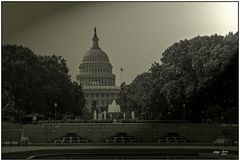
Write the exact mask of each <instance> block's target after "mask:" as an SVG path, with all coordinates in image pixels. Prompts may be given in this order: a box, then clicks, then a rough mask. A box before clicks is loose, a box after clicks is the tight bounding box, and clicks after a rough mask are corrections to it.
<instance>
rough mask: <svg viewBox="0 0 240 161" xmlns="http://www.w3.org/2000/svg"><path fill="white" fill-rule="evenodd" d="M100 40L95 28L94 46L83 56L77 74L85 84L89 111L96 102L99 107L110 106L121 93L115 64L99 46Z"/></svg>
mask: <svg viewBox="0 0 240 161" xmlns="http://www.w3.org/2000/svg"><path fill="white" fill-rule="evenodd" d="M98 40H99V39H98V37H97V32H96V28H94V36H93V39H92V47H91V49H90V50H89V51H87V52H86V54H85V55H84V56H83V59H82V63H81V64H80V66H79V74H78V75H77V81H78V83H80V84H81V85H82V86H83V92H84V96H85V99H86V108H87V109H88V110H89V111H91V107H92V105H93V104H96V107H97V108H100V107H108V105H109V104H111V103H112V102H113V100H116V99H117V98H118V97H119V93H120V87H118V86H115V79H116V76H115V75H114V74H113V73H112V68H113V66H112V65H111V63H110V61H109V58H108V56H107V54H106V53H105V52H104V51H103V50H102V49H101V48H100V47H99V45H98ZM92 112H93V111H92Z"/></svg>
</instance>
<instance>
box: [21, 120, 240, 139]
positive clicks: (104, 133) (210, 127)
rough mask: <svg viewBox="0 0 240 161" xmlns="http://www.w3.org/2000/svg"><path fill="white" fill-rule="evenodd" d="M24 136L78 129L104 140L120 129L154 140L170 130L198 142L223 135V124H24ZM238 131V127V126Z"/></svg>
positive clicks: (57, 134)
mask: <svg viewBox="0 0 240 161" xmlns="http://www.w3.org/2000/svg"><path fill="white" fill-rule="evenodd" d="M23 129H24V136H27V137H29V139H30V140H31V141H32V142H35V143H44V142H52V141H53V140H54V139H56V138H59V137H62V136H63V135H65V134H66V133H69V132H73V133H77V134H78V135H79V136H80V137H83V138H86V139H89V140H90V141H91V142H104V140H105V139H108V138H109V137H111V136H113V135H115V134H116V133H118V132H126V133H127V134H129V135H131V136H133V137H135V138H137V139H140V140H143V141H146V142H151V141H152V140H156V139H158V138H159V137H161V136H163V135H166V134H167V133H168V132H177V133H179V134H180V135H182V136H184V137H186V138H187V139H191V140H193V141H196V142H212V141H214V140H215V139H216V138H217V137H218V136H222V135H223V130H222V126H221V124H183V123H181V124H179V123H64V124H57V123H56V124H29V125H24V127H23ZM236 129H238V127H237V128H236ZM236 132H237V130H236Z"/></svg>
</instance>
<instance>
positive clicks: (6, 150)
mask: <svg viewBox="0 0 240 161" xmlns="http://www.w3.org/2000/svg"><path fill="white" fill-rule="evenodd" d="M64 149H66V150H67V149H73V150H74V149H75V150H98V149H111V150H112V149H119V150H130V149H153V150H154V149H169V150H171V149H182V150H184V149H186V150H187V149H196V150H204V149H211V150H223V149H224V150H232V151H238V147H227V146H144V145H141V146H140V145H137V146H131V145H127V146H124V145H121V146H116V145H104V146H93V145H91V146H87V145H84V146H23V147H2V153H11V152H23V151H36V150H64Z"/></svg>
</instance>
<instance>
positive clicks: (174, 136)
mask: <svg viewBox="0 0 240 161" xmlns="http://www.w3.org/2000/svg"><path fill="white" fill-rule="evenodd" d="M157 142H158V143H189V142H192V140H189V139H186V138H185V137H183V136H181V135H179V134H178V133H168V134H167V135H164V136H162V137H160V138H159V139H157Z"/></svg>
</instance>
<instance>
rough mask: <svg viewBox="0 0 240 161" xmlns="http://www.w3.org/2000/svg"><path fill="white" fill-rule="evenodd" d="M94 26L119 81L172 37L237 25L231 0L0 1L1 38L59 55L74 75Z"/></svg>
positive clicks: (144, 66) (156, 55)
mask: <svg viewBox="0 0 240 161" xmlns="http://www.w3.org/2000/svg"><path fill="white" fill-rule="evenodd" d="M94 26H96V27H97V34H98V37H99V39H100V40H99V45H100V47H101V49H103V50H104V51H105V52H106V53H107V54H108V56H109V59H110V62H111V64H112V65H113V73H114V74H115V75H116V76H117V78H116V82H117V85H119V83H120V68H121V67H122V68H123V69H124V72H123V80H124V81H126V82H127V83H130V82H131V81H132V80H133V79H134V78H135V77H136V76H137V75H138V74H141V73H142V72H145V71H148V69H149V68H150V67H151V64H152V63H153V62H154V61H156V62H160V58H161V53H162V52H163V51H164V50H166V49H167V48H168V47H169V46H171V45H172V44H173V43H174V42H178V41H180V40H182V39H190V38H193V37H195V36H198V35H200V36H202V35H212V34H215V33H217V34H221V35H226V34H227V33H229V32H234V33H235V32H236V31H237V30H238V3H237V2H95V3H89V2H88V3H80V2H78V3H76V2H75V3H57V2H54V3H43V2H42V3H39V2H33V3H29V2H28V3H16V2H11V3H10V2H8V3H6V2H4V3H3V2H2V43H3V44H6V43H9V44H18V45H23V46H26V47H29V48H30V49H32V50H33V51H34V52H35V53H36V54H46V55H52V54H55V55H61V56H63V57H64V58H65V59H66V60H67V64H68V67H69V68H70V74H71V75H72V80H76V75H77V74H78V72H79V70H78V67H79V65H80V63H81V61H82V57H83V55H84V54H85V52H86V51H87V50H89V49H90V47H91V45H92V42H91V41H92V40H91V39H92V37H93V28H94Z"/></svg>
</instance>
